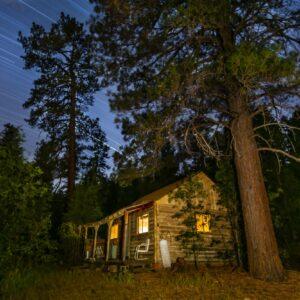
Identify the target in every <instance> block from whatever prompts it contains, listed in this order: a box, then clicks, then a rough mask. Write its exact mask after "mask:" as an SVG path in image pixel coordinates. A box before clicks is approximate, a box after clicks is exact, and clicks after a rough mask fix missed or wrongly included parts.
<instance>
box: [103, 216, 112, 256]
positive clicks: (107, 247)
mask: <svg viewBox="0 0 300 300" xmlns="http://www.w3.org/2000/svg"><path fill="white" fill-rule="evenodd" d="M113 221H114V220H110V221H109V222H108V230H107V242H106V257H105V260H106V261H108V258H109V248H110V232H111V226H112V223H113Z"/></svg>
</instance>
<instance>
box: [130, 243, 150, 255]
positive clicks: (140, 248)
mask: <svg viewBox="0 0 300 300" xmlns="http://www.w3.org/2000/svg"><path fill="white" fill-rule="evenodd" d="M149 246H150V239H147V240H146V242H145V243H141V244H139V245H137V246H136V248H135V254H134V259H135V260H144V259H147V257H143V258H141V257H139V254H145V253H147V252H148V251H149Z"/></svg>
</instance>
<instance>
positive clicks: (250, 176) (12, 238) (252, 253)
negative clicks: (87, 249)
mask: <svg viewBox="0 0 300 300" xmlns="http://www.w3.org/2000/svg"><path fill="white" fill-rule="evenodd" d="M90 3H91V5H92V8H93V10H92V13H91V15H90V16H89V20H88V22H87V23H86V24H84V23H81V22H80V21H79V20H77V19H76V18H75V17H73V16H70V15H68V14H66V13H64V12H62V13H61V15H60V17H59V19H58V20H57V21H55V22H53V23H52V24H51V26H50V27H49V28H45V27H44V26H43V25H40V24H37V23H32V26H31V30H30V33H29V34H27V33H26V34H25V33H23V32H22V31H20V32H19V36H18V37H17V40H18V42H19V43H20V44H21V46H22V51H23V55H22V63H23V67H24V69H25V70H27V71H26V72H30V71H35V72H36V73H37V77H36V79H35V80H34V81H33V82H32V83H31V91H30V96H29V97H28V98H26V99H23V102H22V105H23V109H24V110H28V111H29V117H28V118H27V119H26V122H27V124H28V125H29V126H31V127H32V128H34V129H38V130H40V132H42V135H41V138H40V140H39V141H38V143H37V144H36V145H35V146H34V147H35V152H34V156H33V157H32V158H30V159H29V158H28V157H27V156H26V154H25V150H24V143H25V141H26V139H27V137H26V135H25V134H24V131H23V129H22V127H21V126H18V125H17V124H13V123H12V122H9V123H6V124H5V125H4V126H3V127H2V128H0V297H3V299H77V298H78V299H79V298H81V299H129V298H132V299H177V298H176V297H179V298H182V299H233V298H237V299H281V298H286V299H297V298H298V297H299V298H300V285H299V282H300V176H299V174H300V102H299V96H300V94H299V81H300V77H299V43H300V40H299V27H300V25H299V19H300V10H299V3H297V1H287V0H271V1H263V0H255V1H227V0H222V1H220V0H219V1H205V0H203V1H202V0H201V1H189V0H186V1H160V0H157V1H130V0H122V1H121V0H115V1H105V0H90ZM99 91H104V92H105V93H107V96H108V98H109V104H110V109H111V112H112V113H114V116H115V124H116V126H117V128H118V129H119V130H120V131H121V133H122V136H123V139H124V144H123V145H122V146H120V148H119V149H118V150H117V151H113V153H112V151H111V149H110V148H109V144H108V140H107V136H106V133H105V130H103V125H105V123H104V121H103V120H102V119H101V118H99V117H97V116H96V117H94V116H92V115H91V114H90V113H89V112H90V109H91V108H92V107H93V106H94V105H95V103H96V102H97V101H99V99H98V96H97V97H96V96H95V95H96V93H97V92H99ZM198 172H204V173H205V174H206V175H207V176H208V177H209V178H210V179H211V180H212V181H213V182H214V183H215V186H216V191H217V193H218V195H219V198H220V199H219V201H220V205H222V206H224V207H225V208H226V211H228V217H227V218H228V221H229V222H231V223H233V222H234V224H235V230H236V232H237V233H238V239H237V240H235V245H234V252H235V253H234V256H235V257H237V259H236V260H235V263H233V264H231V265H230V266H222V267H219V268H216V267H210V266H208V265H205V264H201V262H200V264H198V263H196V264H195V266H194V265H191V266H185V267H184V270H182V271H178V272H177V271H176V270H177V269H176V267H175V268H173V267H172V269H171V270H169V269H163V268H159V270H156V269H155V268H153V269H151V268H148V269H146V270H142V271H140V270H138V271H137V272H131V271H129V272H125V273H122V272H121V271H120V270H119V271H118V272H117V273H113V274H110V271H109V268H108V269H107V268H106V267H105V266H106V262H105V261H104V262H101V263H96V262H93V261H90V262H87V260H85V256H84V253H83V248H82V247H84V245H83V244H84V240H83V236H82V232H81V231H80V228H81V227H80V226H82V225H84V224H88V223H92V222H97V221H100V220H101V219H104V218H105V217H108V216H110V215H111V214H113V213H114V212H116V211H118V210H120V209H122V208H124V207H127V206H128V207H129V206H130V205H132V204H133V203H135V201H137V200H138V199H140V198H142V197H143V196H146V195H148V194H150V193H152V192H155V191H157V190H159V189H161V188H163V187H165V186H168V185H170V184H172V183H174V182H176V181H178V180H182V179H184V178H190V177H191V176H194V174H197V173H198ZM189 189H190V190H191V191H187V190H181V189H180V188H179V189H178V191H177V193H176V194H175V196H174V195H173V197H175V198H176V201H179V202H180V201H182V203H183V201H185V202H184V203H185V205H186V206H185V207H184V208H182V211H181V213H179V214H177V216H175V217H177V218H178V216H182V215H184V214H187V212H188V213H189V214H190V215H189V218H191V220H192V221H190V219H187V221H186V222H185V223H184V224H185V225H186V224H187V226H191V228H192V233H193V234H192V235H191V234H188V233H184V234H181V236H178V237H177V240H181V241H183V243H182V244H183V247H184V245H187V244H188V242H189V241H190V240H191V239H195V238H196V239H197V238H200V237H199V236H200V235H198V233H197V232H196V233H195V231H194V229H195V228H196V227H197V225H195V224H197V217H195V216H197V214H198V211H199V210H201V209H202V210H203V206H201V207H200V206H199V205H198V206H195V205H194V206H192V204H191V202H190V199H191V198H193V199H194V198H197V199H198V198H199V199H200V198H201V197H204V196H205V194H203V193H202V194H201V192H202V190H201V189H202V184H200V185H199V184H192V185H190V186H189ZM170 197H171V196H170ZM177 198H178V199H177ZM204 198H205V197H204ZM184 199H185V200H184ZM211 224H213V223H211ZM147 226H148V225H147ZM211 226H212V225H211ZM160 227H162V225H161V224H160ZM78 247H79V248H80V249H79V250H78V249H77V248H78ZM186 247H187V246H186ZM75 248H76V249H77V250H78V251H77V250H76V249H75ZM76 251H77V252H76ZM75 252H76V253H75ZM192 252H193V253H195V250H193V249H192ZM74 253H75V254H74ZM179 261H180V258H179ZM195 262H196V261H195ZM177 263H178V262H177ZM174 265H175V266H176V263H175V264H174ZM174 265H173V266H174ZM155 267H157V266H156V264H155ZM157 268H158V267H157ZM120 269H122V268H120ZM150 269H151V270H150ZM159 282H161V283H159ZM160 284H161V285H160ZM162 289H163V291H162ZM175 293H176V294H175ZM176 295H178V296H176ZM179 298H178V299H179Z"/></svg>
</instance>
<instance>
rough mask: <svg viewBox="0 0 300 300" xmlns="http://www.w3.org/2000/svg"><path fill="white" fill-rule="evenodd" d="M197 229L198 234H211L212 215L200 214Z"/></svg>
mask: <svg viewBox="0 0 300 300" xmlns="http://www.w3.org/2000/svg"><path fill="white" fill-rule="evenodd" d="M196 218H197V222H196V229H197V232H210V226H209V225H210V224H209V222H210V215H205V214H198V215H197V216H196Z"/></svg>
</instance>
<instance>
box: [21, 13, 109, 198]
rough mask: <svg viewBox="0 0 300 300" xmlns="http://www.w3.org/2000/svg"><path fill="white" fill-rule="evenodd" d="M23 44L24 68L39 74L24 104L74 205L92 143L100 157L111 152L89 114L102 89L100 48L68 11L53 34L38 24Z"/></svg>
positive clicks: (54, 25)
mask: <svg viewBox="0 0 300 300" xmlns="http://www.w3.org/2000/svg"><path fill="white" fill-rule="evenodd" d="M19 40H20V42H21V43H22V45H23V48H24V51H25V55H24V56H23V59H24V61H25V68H26V69H34V70H36V71H37V72H38V73H39V75H40V77H39V78H38V79H37V80H35V81H34V88H33V89H32V90H31V96H30V98H29V99H28V100H27V101H26V102H25V104H24V107H25V108H31V114H30V118H29V120H28V122H29V123H30V125H32V126H37V127H38V128H40V129H42V130H43V131H44V132H46V133H47V141H46V143H48V142H49V141H50V142H51V145H50V144H48V148H49V147H50V146H51V147H50V148H51V149H50V150H52V152H51V156H52V157H54V158H55V159H56V161H57V162H58V163H57V166H59V168H60V170H59V171H58V173H59V177H60V178H63V179H64V178H66V179H67V192H68V199H69V202H72V200H73V199H74V190H75V182H76V178H77V177H78V176H77V175H78V171H79V170H80V168H81V167H82V166H84V165H86V162H87V160H89V154H87V153H89V149H90V147H91V145H96V144H97V145H98V146H97V147H98V148H99V147H100V148H101V151H100V152H101V153H100V154H101V155H102V156H101V157H100V159H103V160H104V159H105V157H106V152H107V147H106V146H105V137H104V133H103V132H102V130H101V128H100V126H99V122H98V120H97V119H91V118H90V117H89V115H88V109H89V107H90V106H91V105H93V102H94V93H95V92H96V91H97V90H98V89H99V81H98V70H99V69H98V65H97V63H96V61H95V59H94V57H95V55H94V54H95V44H94V42H93V41H92V39H91V36H90V35H89V34H87V33H86V31H85V29H84V25H83V24H81V23H79V22H77V21H76V19H75V18H72V17H70V16H66V15H64V14H63V13H62V14H61V17H60V19H59V20H58V21H57V22H56V23H53V24H52V26H51V29H50V30H49V31H46V30H45V28H44V27H42V26H40V25H37V24H35V23H33V25H32V28H31V32H30V35H29V36H28V37H25V36H24V35H23V34H22V33H20V34H19ZM95 132H96V135H94V133H95ZM46 143H45V142H43V143H42V145H43V147H46ZM40 154H41V153H40ZM54 161H55V160H54Z"/></svg>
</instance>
